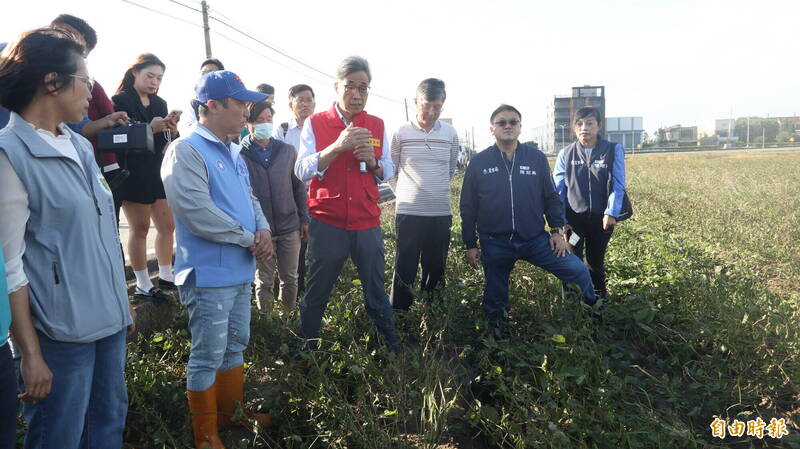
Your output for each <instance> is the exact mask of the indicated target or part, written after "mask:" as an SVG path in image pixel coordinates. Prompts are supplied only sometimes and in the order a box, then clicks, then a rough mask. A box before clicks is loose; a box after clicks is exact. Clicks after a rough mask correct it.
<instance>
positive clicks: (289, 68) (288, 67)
mask: <svg viewBox="0 0 800 449" xmlns="http://www.w3.org/2000/svg"><path fill="white" fill-rule="evenodd" d="M211 32H212V33H214V34H215V35H217V36H219V37H221V38H223V39H225V40H227V41H229V42H231V43H233V44H236V45H238V46H240V47H242V48H243V49H245V50H247V51H249V52H251V53H254V54H256V55H258V56H261V57H262V58H264V59H266V60H268V61H270V62H273V63H275V64H277V65H279V66H281V67H283V68H285V69H288V70H291V71H292V72H294V73H297V74H299V75H303V76H305V77H308V78H310V79H313V80H314V81H317V82H319V83H325V82H327V81H324V80H321V79H319V78H316V77H313V76H309V75H308V74H307V73H303V72H301V71H300V70H298V69H296V68H294V67H291V66H289V65H286V64H283V63H281V62H280V61H278V60H276V59H274V58H271V57H269V56H267V55H265V54H264V53H261V52H260V51H258V50H255V49H253V48H251V47H248V46H246V45H243V44H242V43H241V42H238V41H236V40H234V39H233V38H232V37H230V36H227V35H225V34H222V33H220V32H219V31H216V30H211Z"/></svg>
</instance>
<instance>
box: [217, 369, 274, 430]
mask: <svg viewBox="0 0 800 449" xmlns="http://www.w3.org/2000/svg"><path fill="white" fill-rule="evenodd" d="M216 386H217V411H218V412H219V419H218V424H219V427H228V426H242V427H249V426H250V423H249V422H248V420H254V421H255V422H256V423H258V425H259V426H260V427H262V428H265V429H266V428H269V427H272V418H271V417H270V416H269V414H267V413H253V412H251V411H248V410H245V412H244V414H245V417H246V418H247V419H240V420H234V414H235V412H236V403H237V402H238V403H239V404H242V407H244V366H243V365H239V366H237V367H235V368H231V369H229V370H226V371H217V383H216Z"/></svg>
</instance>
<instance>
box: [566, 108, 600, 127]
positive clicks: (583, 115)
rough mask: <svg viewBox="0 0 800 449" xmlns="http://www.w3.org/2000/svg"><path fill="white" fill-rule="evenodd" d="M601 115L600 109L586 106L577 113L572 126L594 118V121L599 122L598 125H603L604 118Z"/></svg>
mask: <svg viewBox="0 0 800 449" xmlns="http://www.w3.org/2000/svg"><path fill="white" fill-rule="evenodd" d="M601 115H602V114H600V110H599V109H597V108H595V107H592V106H584V107H582V108H580V109H578V111H577V112H575V118H574V119H573V120H572V124H573V125H574V124H576V123H578V120H583V119H587V118H589V117H592V116H594V119H595V120H597V123H598V124H601V123H603V117H602V116H601Z"/></svg>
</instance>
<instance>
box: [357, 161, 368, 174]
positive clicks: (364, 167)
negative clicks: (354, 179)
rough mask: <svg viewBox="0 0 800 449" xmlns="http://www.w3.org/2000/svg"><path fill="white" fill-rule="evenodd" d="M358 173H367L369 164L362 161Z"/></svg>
mask: <svg viewBox="0 0 800 449" xmlns="http://www.w3.org/2000/svg"><path fill="white" fill-rule="evenodd" d="M358 172H359V173H366V172H367V163H366V162H364V161H360V162H359V163H358Z"/></svg>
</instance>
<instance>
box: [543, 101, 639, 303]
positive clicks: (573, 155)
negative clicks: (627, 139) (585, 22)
mask: <svg viewBox="0 0 800 449" xmlns="http://www.w3.org/2000/svg"><path fill="white" fill-rule="evenodd" d="M601 124H602V117H601V115H600V111H598V110H597V109H596V108H593V107H590V106H587V107H583V108H580V109H578V111H577V112H576V113H575V119H574V121H573V124H572V126H573V130H574V131H575V134H576V135H577V136H578V140H577V141H575V142H573V143H571V144H570V145H569V146H568V147H566V148H564V149H563V150H561V151H560V152H559V153H558V159H557V160H556V165H555V167H554V169H553V181H554V182H555V184H556V191H557V192H558V194H559V195H560V196H561V202H562V204H563V205H564V210H565V215H566V218H567V225H566V226H565V228H567V229H569V231H571V232H568V234H570V235H568V236H567V237H565V238H570V237H572V235H573V234H574V235H576V237H572V239H573V242H574V239H575V238H577V239H579V240H578V241H577V243H575V245H574V248H575V255H577V256H578V257H579V258H581V259H583V260H584V261H585V262H586V265H587V266H588V267H589V274H591V275H592V283H593V284H594V290H595V294H597V296H598V297H600V298H605V297H606V296H607V294H608V291H607V290H606V267H605V258H606V249H607V248H608V242H609V240H611V234H612V232H613V231H614V225H616V224H617V217H619V214H620V211H621V210H622V198H623V196H624V195H625V152H624V150H623V148H622V145H620V144H618V143H617V144H615V143H613V142H609V141H607V140H605V139H603V138H602V137H601V136H600V130H601V128H602V125H601ZM611 161H613V162H611ZM609 179H610V180H611V183H610V185H611V188H610V189H609Z"/></svg>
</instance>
